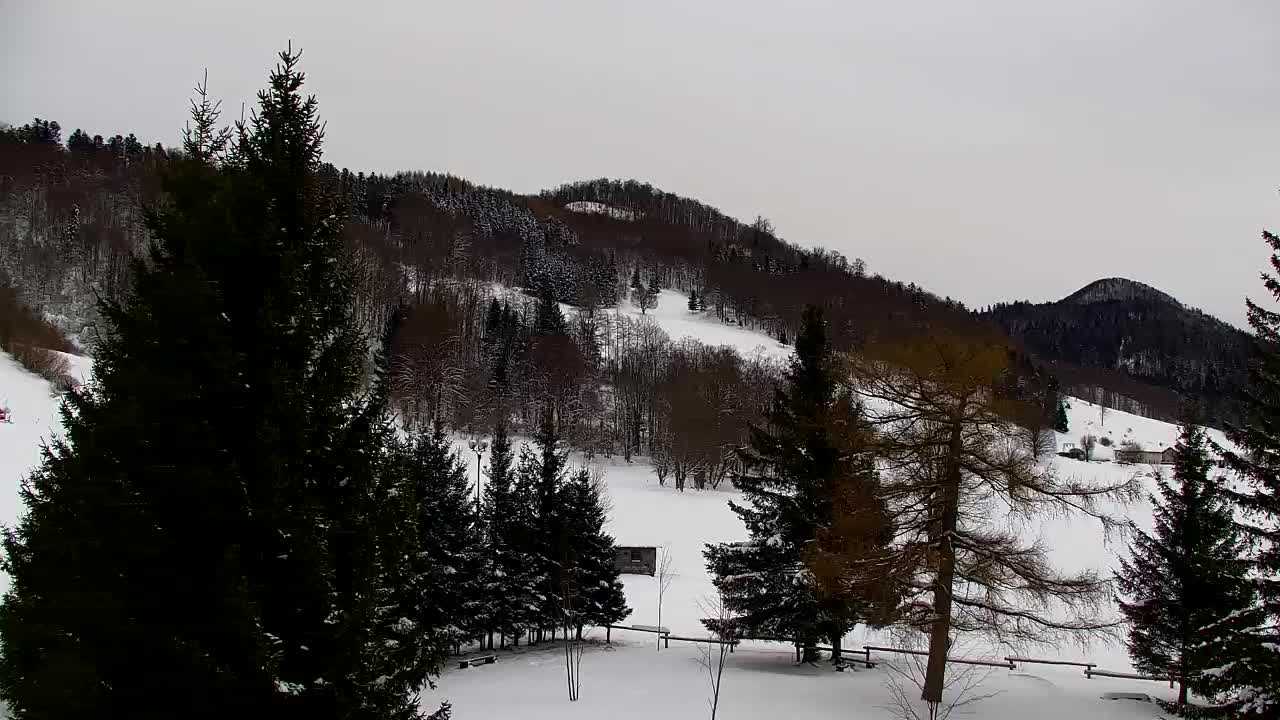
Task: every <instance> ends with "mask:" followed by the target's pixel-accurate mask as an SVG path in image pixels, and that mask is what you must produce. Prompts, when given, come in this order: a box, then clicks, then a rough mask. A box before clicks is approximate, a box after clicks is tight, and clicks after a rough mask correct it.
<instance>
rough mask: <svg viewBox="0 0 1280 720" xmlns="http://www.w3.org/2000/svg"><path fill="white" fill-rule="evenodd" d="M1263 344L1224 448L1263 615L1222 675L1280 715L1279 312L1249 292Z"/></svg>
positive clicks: (1246, 710)
mask: <svg viewBox="0 0 1280 720" xmlns="http://www.w3.org/2000/svg"><path fill="white" fill-rule="evenodd" d="M1262 237H1263V240H1264V241H1265V242H1266V243H1267V245H1268V246H1269V247H1270V249H1271V257H1270V265H1271V272H1266V273H1263V274H1262V281H1263V285H1265V286H1266V288H1267V291H1268V292H1269V293H1271V296H1272V298H1273V299H1275V300H1280V277H1278V275H1280V236H1277V235H1275V234H1274V233H1271V232H1263V234H1262ZM1245 302H1246V303H1247V308H1248V317H1249V325H1250V326H1251V327H1252V328H1253V332H1254V336H1255V340H1256V344H1255V352H1254V356H1253V358H1252V359H1251V361H1250V366H1249V383H1248V386H1247V387H1246V388H1245V389H1244V391H1243V392H1242V393H1241V394H1240V398H1239V404H1240V415H1241V418H1242V419H1241V421H1240V422H1239V423H1231V424H1228V426H1227V439H1229V440H1230V441H1231V442H1232V443H1234V444H1235V446H1236V448H1238V452H1224V453H1223V456H1224V458H1225V459H1226V461H1227V464H1228V466H1229V467H1230V468H1231V469H1232V470H1234V471H1235V472H1236V473H1238V475H1239V476H1240V477H1241V478H1243V479H1244V480H1245V481H1247V483H1248V484H1249V487H1248V489H1247V490H1245V491H1243V492H1239V493H1234V494H1233V495H1234V499H1235V501H1236V504H1237V505H1238V506H1239V508H1240V510H1241V511H1242V513H1243V514H1244V516H1245V517H1246V518H1247V520H1246V522H1244V523H1242V524H1241V530H1242V531H1243V532H1245V533H1246V535H1247V536H1248V537H1249V538H1250V539H1251V540H1253V541H1254V543H1255V547H1256V551H1255V552H1254V553H1252V554H1251V556H1250V560H1251V562H1252V565H1253V569H1254V571H1255V573H1256V575H1257V577H1258V580H1257V581H1256V582H1257V585H1258V590H1259V595H1260V596H1261V606H1260V609H1261V614H1262V619H1261V621H1260V622H1259V623H1258V625H1257V626H1256V627H1254V628H1252V629H1249V630H1243V631H1237V632H1235V633H1233V638H1232V641H1233V643H1234V647H1235V648H1236V649H1235V651H1234V652H1233V658H1232V659H1233V660H1234V661H1235V662H1233V663H1232V664H1231V666H1230V668H1228V669H1227V671H1226V672H1224V673H1222V674H1221V675H1220V676H1219V681H1220V689H1221V690H1223V691H1224V692H1227V693H1231V694H1233V696H1234V697H1235V699H1236V701H1237V704H1238V705H1239V706H1240V712H1241V713H1242V714H1246V715H1248V716H1250V717H1269V718H1270V717H1280V652H1276V651H1275V648H1276V647H1280V313H1278V312H1276V311H1273V310H1268V309H1266V308H1264V307H1262V306H1261V305H1258V304H1257V303H1254V302H1253V301H1252V300H1246V301H1245Z"/></svg>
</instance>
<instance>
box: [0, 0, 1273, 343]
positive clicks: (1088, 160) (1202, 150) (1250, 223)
mask: <svg viewBox="0 0 1280 720" xmlns="http://www.w3.org/2000/svg"><path fill="white" fill-rule="evenodd" d="M1278 31H1280V2H1276V1H1275V0H1256V1H1252V0H1230V1H1229V2H1223V1H1220V0H1205V1H1204V2H1182V1H1178V0H1146V1H1140V0H1131V1H1126V0H1055V1H1054V2H1043V1H1033V0H1008V1H1003V2H1001V1H996V0H966V1H965V2H954V0H947V1H940V2H897V1H894V2H889V1H885V2H877V3H868V2H853V1H851V0H846V1H844V2H827V3H821V2H796V1H789V2H785V3H784V2H746V1H743V0H738V1H735V2H730V1H728V0H726V1H725V2H718V3H712V2H662V1H659V0H644V1H643V2H635V1H630V2H622V1H621V0H619V1H614V0H584V1H583V2H569V1H564V2H551V1H546V2H536V1H532V0H507V1H505V2H497V1H490V0H465V1H453V2H436V1H435V0H417V1H414V2H404V3H395V4H392V3H381V2H374V1H372V0H368V1H366V2H350V1H343V2H330V1H327V0H326V1H324V2H321V1H319V0H311V1H309V2H299V1H293V0H290V1H288V2H285V1H282V0H255V1H253V2H244V1H243V0H222V1H221V2H217V3H195V2H182V1H180V0H164V1H159V2H141V1H132V0H113V1H111V2H104V1H103V0H83V1H79V2H75V1H70V0H68V1H64V2H60V1H53V0H40V1H37V0H0V68H3V70H0V120H5V121H8V122H10V123H15V124H17V123H21V122H25V121H26V120H29V119H30V118H31V117H32V116H35V115H38V116H40V117H44V118H51V119H55V120H58V121H59V122H61V123H62V125H63V127H64V135H65V134H69V133H70V131H71V130H72V129H73V128H76V127H83V128H85V129H86V130H88V131H90V132H100V133H103V134H111V133H115V132H123V133H128V132H134V133H137V135H138V137H139V138H140V139H141V140H143V141H144V142H154V141H156V140H161V141H163V142H164V143H165V144H167V145H171V144H176V143H177V142H178V139H179V131H180V129H181V127H182V124H183V122H184V119H185V116H186V110H187V98H188V97H189V95H190V89H191V86H192V85H193V83H194V82H195V81H197V80H199V78H200V76H201V73H202V72H203V70H204V68H206V67H207V68H208V70H209V84H210V87H211V90H212V92H213V94H214V95H215V96H217V97H220V98H223V99H224V100H225V106H226V107H227V108H229V109H233V110H234V111H235V113H237V114H238V111H239V107H240V104H241V102H252V98H253V94H254V92H255V91H256V89H258V88H259V87H261V86H262V85H263V83H264V82H265V77H266V73H267V70H268V68H269V67H270V65H271V64H272V63H273V53H274V52H275V51H277V50H278V49H280V48H281V47H283V45H284V43H285V42H286V40H288V39H290V38H291V39H292V40H293V41H294V43H295V46H301V47H302V48H303V49H304V51H305V54H304V57H303V68H304V69H305V70H306V71H307V73H308V76H309V81H310V82H309V86H310V89H311V91H312V92H314V93H315V94H316V95H317V96H318V98H319V100H320V109H321V113H322V114H323V117H324V119H325V120H327V121H328V135H327V145H326V148H327V153H326V157H327V159H328V160H329V161H331V162H333V163H334V164H335V165H338V166H339V167H342V166H347V167H350V168H352V169H353V170H355V169H364V170H378V171H390V170H397V169H424V170H447V171H451V172H454V173H457V174H460V175H463V176H465V177H468V178H470V179H473V180H476V181H478V182H482V183H486V184H490V185H496V186H502V187H509V188H511V189H514V190H517V191H526V192H531V191H535V190H538V189H541V188H546V187H551V186H554V185H557V184H559V183H561V182H564V181H569V180H575V179H582V178H592V177H600V176H608V177H623V178H626V177H633V178H638V179H642V180H647V181H649V182H652V183H653V184H655V185H657V186H659V187H662V188H664V189H666V190H669V191H672V192H677V193H680V194H682V195H689V196H692V197H696V198H698V199H700V200H702V201H704V202H706V203H708V204H711V205H714V206H716V207H719V208H720V209H721V210H723V211H725V212H727V213H729V214H731V215H735V216H738V217H741V218H744V219H750V218H752V217H754V216H755V215H756V214H761V215H764V216H766V217H768V218H770V219H771V220H773V221H774V223H775V225H776V226H777V228H778V230H779V232H780V233H781V234H782V235H783V236H784V237H785V238H787V239H788V240H791V241H794V242H798V243H801V244H804V245H825V246H827V247H831V248H835V249H838V250H840V251H841V252H843V253H844V254H846V255H847V256H849V257H850V258H852V257H862V258H864V259H865V260H866V261H867V262H868V263H869V264H870V267H871V269H872V270H873V271H877V272H881V273H884V274H886V275H888V276H891V277H894V278H898V279H902V280H904V281H912V280H914V281H915V282H917V283H920V284H922V285H924V286H925V287H927V288H929V289H931V290H933V291H934V292H937V293H939V294H942V295H951V296H954V297H957V298H960V299H962V300H964V301H965V302H966V303H968V304H969V305H970V306H974V307H977V306H982V305H985V304H987V303H991V302H995V301H998V300H1013V299H1020V298H1029V299H1032V300H1046V299H1056V298H1058V297H1061V296H1063V295H1066V294H1067V293H1069V292H1071V291H1073V290H1075V289H1077V288H1078V287H1079V286H1081V285H1084V284H1085V283H1087V282H1090V281H1092V280H1094V279H1097V278H1099V277H1107V276H1124V277H1130V278H1133V279H1136V280H1141V281H1143V282H1147V283H1149V284H1152V285H1155V286H1156V287H1159V288H1161V289H1163V290H1165V291H1167V292H1170V293H1171V294H1173V295H1175V296H1176V297H1178V298H1179V299H1181V300H1183V301H1184V302H1187V303H1189V304H1192V305H1195V306H1199V307H1201V308H1203V309H1205V310H1207V311H1209V312H1211V313H1213V314H1215V315H1218V316H1219V317H1222V318H1223V319H1226V320H1228V321H1231V322H1234V323H1237V324H1241V323H1243V315H1244V313H1243V298H1244V295H1245V293H1246V292H1248V293H1250V294H1253V295H1255V296H1256V295H1257V294H1258V291H1259V289H1260V285H1259V284H1258V282H1257V280H1256V278H1257V273H1258V271H1259V270H1260V269H1261V268H1262V266H1263V264H1264V262H1265V259H1266V249H1265V247H1264V246H1263V245H1262V243H1261V242H1260V240H1259V233H1260V231H1261V230H1262V228H1264V227H1272V228H1277V227H1280V195H1277V192H1276V190H1277V187H1280V43H1278V42H1276V37H1277V36H1278V35H1280V33H1278Z"/></svg>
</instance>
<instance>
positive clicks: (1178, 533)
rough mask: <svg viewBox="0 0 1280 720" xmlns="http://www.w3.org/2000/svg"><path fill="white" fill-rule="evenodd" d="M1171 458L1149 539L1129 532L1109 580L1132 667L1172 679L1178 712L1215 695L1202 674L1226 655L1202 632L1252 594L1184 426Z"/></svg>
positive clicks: (1204, 453) (1205, 456) (1197, 440)
mask: <svg viewBox="0 0 1280 720" xmlns="http://www.w3.org/2000/svg"><path fill="white" fill-rule="evenodd" d="M1174 453H1175V459H1174V466H1173V474H1174V477H1173V482H1170V481H1169V480H1168V479H1166V478H1165V477H1163V476H1161V477H1159V478H1157V487H1158V489H1159V497H1151V503H1152V506H1153V507H1154V509H1155V531H1154V534H1147V533H1146V532H1143V531H1141V530H1136V529H1135V530H1134V531H1133V540H1132V543H1131V545H1130V548H1129V557H1128V558H1127V559H1123V558H1122V559H1121V561H1120V572H1118V573H1117V574H1116V580H1117V583H1118V585H1119V587H1120V590H1121V592H1122V594H1123V595H1124V596H1126V597H1127V598H1128V599H1129V600H1128V601H1127V602H1126V601H1122V602H1121V603H1120V610H1121V612H1122V613H1123V614H1124V616H1125V618H1126V619H1127V620H1128V621H1129V624H1130V630H1129V640H1128V647H1129V655H1130V657H1132V658H1133V663H1134V667H1136V668H1138V670H1140V671H1142V672H1145V673H1149V674H1158V675H1162V674H1165V673H1171V674H1172V675H1173V676H1175V677H1177V678H1179V680H1180V687H1179V690H1178V701H1177V704H1178V705H1179V706H1183V705H1186V704H1187V695H1188V692H1189V691H1194V692H1196V693H1197V694H1200V695H1203V696H1211V695H1213V694H1214V693H1213V684H1214V681H1213V680H1212V679H1210V682H1209V683H1207V684H1206V683H1205V682H1204V678H1205V675H1204V671H1206V670H1209V669H1210V668H1214V667H1219V666H1221V665H1222V664H1223V661H1222V658H1223V657H1224V654H1225V653H1226V652H1227V651H1228V648H1226V647H1224V646H1223V644H1222V642H1221V641H1220V640H1219V639H1218V638H1219V637H1220V636H1219V635H1217V634H1214V633H1205V632H1204V628H1206V627H1208V626H1210V625H1214V624H1217V623H1219V622H1220V621H1222V620H1223V619H1225V618H1227V617H1228V616H1239V615H1241V614H1245V613H1248V611H1249V610H1250V608H1251V607H1252V605H1253V588H1252V586H1251V584H1250V582H1249V579H1248V577H1247V573H1248V566H1247V564H1246V563H1245V562H1244V561H1243V560H1242V559H1241V554H1242V552H1243V550H1244V547H1243V543H1242V542H1241V540H1240V538H1239V536H1238V534H1237V533H1236V529H1235V523H1234V520H1233V518H1232V512H1231V507H1230V505H1229V504H1228V503H1227V502H1226V498H1225V496H1224V494H1223V491H1222V484H1221V478H1216V477H1213V476H1212V474H1211V468H1212V461H1211V459H1210V457H1209V449H1208V446H1207V442H1206V440H1205V433H1204V429H1203V428H1200V427H1199V426H1197V425H1195V424H1193V423H1191V422H1186V423H1184V424H1183V426H1182V429H1181V432H1180V435H1179V437H1178V442H1177V444H1176V445H1175V446H1174ZM1210 678H1212V676H1210ZM1174 710H1178V708H1174Z"/></svg>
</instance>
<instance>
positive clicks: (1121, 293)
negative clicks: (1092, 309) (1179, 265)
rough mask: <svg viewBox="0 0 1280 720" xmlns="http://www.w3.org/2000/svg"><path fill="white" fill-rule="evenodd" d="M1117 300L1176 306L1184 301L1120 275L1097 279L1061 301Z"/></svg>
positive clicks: (1086, 302) (1085, 303) (1075, 302)
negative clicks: (1153, 302)
mask: <svg viewBox="0 0 1280 720" xmlns="http://www.w3.org/2000/svg"><path fill="white" fill-rule="evenodd" d="M1116 300H1120V301H1125V300H1148V301H1155V302H1160V303H1167V304H1169V305H1173V306H1174V307H1182V303H1180V302H1178V301H1177V300H1176V299H1175V298H1174V297H1173V296H1172V295H1169V294H1168V293H1165V292H1161V291H1160V290H1157V289H1155V288H1153V287H1151V286H1150V285H1147V284H1146V283H1140V282H1138V281H1137V280H1130V279H1128V278H1118V277H1113V278H1103V279H1101V280H1095V281H1093V282H1091V283H1089V284H1088V285H1085V286H1084V287H1082V288H1080V289H1079V290H1077V291H1075V292H1073V293H1071V294H1070V295H1068V296H1066V297H1065V298H1063V299H1062V300H1060V301H1059V302H1063V303H1072V304H1075V305H1089V304H1092V303H1100V302H1112V301H1116Z"/></svg>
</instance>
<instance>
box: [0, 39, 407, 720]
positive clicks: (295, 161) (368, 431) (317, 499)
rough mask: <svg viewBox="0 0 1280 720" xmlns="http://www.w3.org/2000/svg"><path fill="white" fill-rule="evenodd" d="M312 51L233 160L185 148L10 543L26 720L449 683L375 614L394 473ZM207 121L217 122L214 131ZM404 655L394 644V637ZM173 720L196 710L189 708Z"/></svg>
mask: <svg viewBox="0 0 1280 720" xmlns="http://www.w3.org/2000/svg"><path fill="white" fill-rule="evenodd" d="M298 57H299V56H298V54H297V53H292V52H285V53H282V54H281V62H280V65H279V66H277V68H276V70H275V71H274V72H273V73H272V75H271V79H270V86H269V88H268V89H267V90H265V91H263V92H262V93H260V95H259V98H258V100H259V103H258V104H259V107H258V110H257V112H256V113H255V114H254V116H253V118H252V120H251V121H250V122H249V123H247V124H245V125H243V126H241V127H240V128H239V132H238V135H237V137H236V139H235V147H234V152H233V153H232V154H231V155H230V156H229V157H227V158H226V159H224V160H222V161H221V163H217V162H215V161H214V158H217V157H220V156H221V153H220V152H219V151H220V150H221V148H216V147H209V146H207V145H203V146H202V144H201V143H202V142H203V141H201V140H199V139H197V138H195V137H194V136H188V139H187V143H186V144H187V148H186V149H187V155H188V157H187V158H186V159H184V160H180V161H175V162H174V165H173V167H174V172H173V173H172V175H171V176H170V177H169V178H168V180H167V183H166V187H167V190H168V202H167V203H166V205H165V206H164V207H163V208H162V209H160V210H158V211H156V212H152V213H150V214H149V215H148V218H147V225H148V229H149V231H150V234H151V243H150V245H149V247H148V250H147V255H146V259H145V260H138V261H137V262H135V263H134V264H133V267H132V278H131V288H130V292H129V295H128V299H127V301H126V302H125V303H123V304H116V303H111V302H107V303H104V304H103V306H102V308H101V313H102V316H103V317H104V318H105V319H106V320H107V322H108V323H109V326H110V333H108V334H107V336H106V337H105V338H104V339H103V341H102V343H101V344H100V346H99V347H98V352H97V354H96V358H95V359H96V364H95V373H94V375H95V378H94V380H93V382H92V384H91V386H90V387H89V388H88V390H86V391H85V392H82V393H79V394H75V395H73V396H71V397H70V399H69V402H68V405H67V408H66V410H65V413H64V421H65V428H66V435H65V437H64V438H63V439H62V440H60V441H58V442H56V443H54V444H53V445H52V446H51V447H50V448H49V449H48V451H47V453H46V456H45V459H44V463H43V465H42V467H41V468H40V469H39V470H38V471H37V472H36V473H35V474H34V475H33V476H32V478H31V479H30V482H29V483H28V484H27V485H26V486H25V488H24V492H23V497H24V501H25V503H26V506H27V511H26V514H25V515H24V517H23V518H22V520H21V524H20V525H19V526H18V527H17V528H16V529H14V530H11V531H9V532H8V533H6V537H5V549H6V559H5V568H4V569H5V570H6V571H7V572H8V573H9V575H10V576H11V578H12V579H13V585H12V588H11V589H10V591H9V593H8V594H7V595H6V596H5V599H4V603H3V606H2V607H0V640H2V641H3V646H4V649H5V652H4V655H3V658H0V696H2V697H3V699H4V700H5V701H6V702H7V704H8V706H9V710H10V712H11V713H12V714H14V715H15V716H16V717H30V718H35V717H60V718H78V717H85V718H88V717H94V718H97V717H102V716H129V717H140V718H147V717H172V715H173V714H174V712H175V711H177V712H181V713H182V714H184V715H186V716H189V717H211V718H212V717H227V716H229V715H236V714H247V715H259V716H262V715H272V716H275V717H285V718H291V717H307V718H321V717H411V716H414V715H416V714H417V712H418V711H417V708H416V702H415V698H414V697H413V692H414V690H415V689H416V687H417V686H418V685H420V684H421V683H422V682H424V681H425V679H426V675H427V671H428V670H430V669H431V668H430V667H428V666H427V665H426V664H425V663H424V664H421V665H417V666H415V665H413V664H412V663H406V662H405V660H404V658H403V656H401V655H399V654H398V653H397V652H393V651H392V650H390V649H389V648H390V647H391V646H392V645H394V644H395V642H394V641H396V640H398V639H401V638H402V637H403V636H402V634H401V633H399V632H398V630H397V618H395V617H392V616H391V614H390V612H389V611H388V610H387V609H386V607H385V606H382V605H380V604H379V603H380V602H381V601H382V600H384V599H388V598H389V597H390V596H391V595H394V594H395V593H396V592H397V591H398V590H399V589H401V586H402V585H403V584H404V583H405V582H406V581H407V577H408V576H407V573H406V569H405V568H404V567H403V564H402V563H399V562H398V561H397V560H396V559H395V557H394V556H393V555H392V554H390V553H386V552H383V551H384V550H385V549H386V548H387V547H388V546H391V545H394V544H395V543H396V542H397V540H396V538H395V537H394V536H390V537H389V536H387V535H386V534H385V533H386V532H387V531H388V528H395V527H397V526H404V525H406V524H408V525H411V524H412V518H411V517H407V516H404V515H397V513H400V512H401V511H402V510H403V509H404V508H405V505H404V504H401V503H395V502H383V501H384V500H385V499H386V498H387V497H394V494H395V493H394V491H396V490H397V489H398V483H399V476H398V474H397V473H396V472H394V463H393V462H391V456H390V455H389V453H388V428H387V425H386V415H385V412H384V408H383V406H382V401H383V398H382V396H381V394H380V393H376V392H375V393H374V394H373V395H372V396H361V395H360V389H361V387H362V385H363V368H364V356H365V342H364V339H363V338H362V337H361V335H360V333H359V331H358V328H357V325H356V322H355V320H354V315H353V312H352V306H351V299H352V294H353V275H352V273H351V270H350V267H349V264H348V263H347V262H346V261H345V255H344V248H343V241H342V237H341V224H340V223H338V222H335V221H334V220H335V218H340V217H342V216H343V212H342V208H341V207H340V206H339V204H338V202H337V201H336V199H335V198H334V197H332V196H330V195H329V194H328V193H327V191H326V190H325V189H324V188H323V187H322V186H321V185H320V184H319V183H318V182H317V180H316V176H315V171H316V170H317V168H318V167H319V159H320V145H321V139H322V133H321V129H320V125H319V122H318V120H317V118H316V103H315V100H314V99H313V98H307V97H303V96H302V95H301V92H300V91H301V87H302V83H303V76H302V74H301V73H300V72H299V71H298V69H297V62H298ZM197 120H199V118H197ZM387 641H393V642H387ZM178 708H180V709H181V710H177V709H178Z"/></svg>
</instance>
